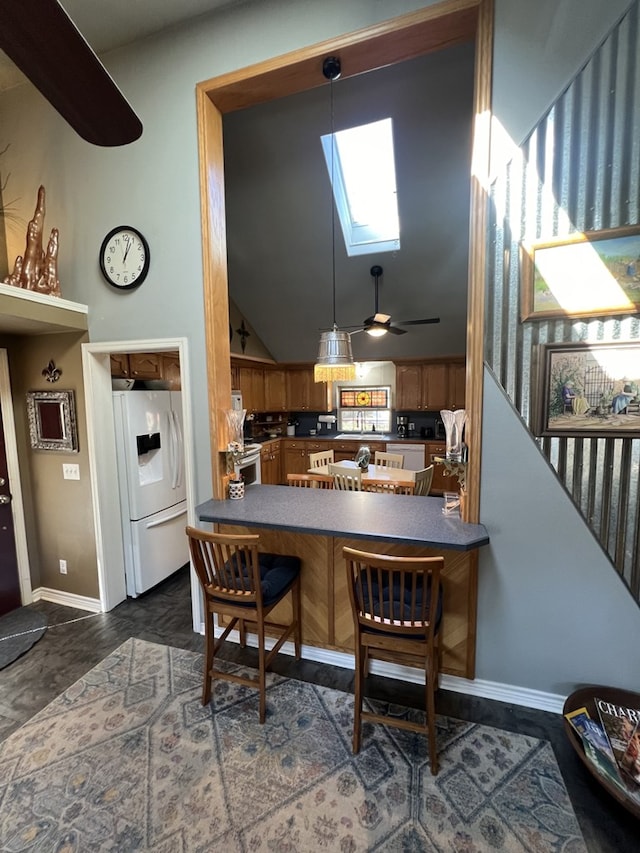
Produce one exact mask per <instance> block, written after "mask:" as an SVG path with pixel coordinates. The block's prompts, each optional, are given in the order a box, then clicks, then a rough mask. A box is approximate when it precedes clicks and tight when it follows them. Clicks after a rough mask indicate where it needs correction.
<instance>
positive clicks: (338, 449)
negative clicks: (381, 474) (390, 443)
mask: <svg viewBox="0 0 640 853" xmlns="http://www.w3.org/2000/svg"><path fill="white" fill-rule="evenodd" d="M363 445H366V446H367V447H368V448H369V450H370V451H371V462H373V457H374V456H375V453H376V450H384V449H385V448H386V444H385V443H384V442H383V441H367V439H366V438H363V439H354V440H353V441H342V440H338V439H336V440H335V441H332V442H331V444H330V445H329V447H330V448H332V449H333V458H334V461H335V462H344V461H345V460H350V461H353V460H354V459H355V458H356V453H357V452H358V449H359V448H360V447H362V446H363Z"/></svg>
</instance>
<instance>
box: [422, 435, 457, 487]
mask: <svg viewBox="0 0 640 853" xmlns="http://www.w3.org/2000/svg"><path fill="white" fill-rule="evenodd" d="M445 451H446V445H445V443H444V441H443V442H439V443H437V442H434V443H429V444H427V452H426V457H427V465H433V481H432V483H431V491H430V492H429V494H430V495H441V494H442V493H443V492H459V491H460V484H459V483H458V478H457V477H456V476H452V477H447V476H446V475H445V473H444V465H443V464H442V462H436V461H435V458H436V457H442V456H444V454H445Z"/></svg>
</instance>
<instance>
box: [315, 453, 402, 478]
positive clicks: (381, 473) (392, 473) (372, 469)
mask: <svg viewBox="0 0 640 853" xmlns="http://www.w3.org/2000/svg"><path fill="white" fill-rule="evenodd" d="M334 464H335V465H339V466H340V467H341V468H352V469H353V470H357V469H358V468H359V467H360V466H359V465H358V464H357V463H356V462H354V461H353V460H351V459H349V460H345V461H344V462H335V463H334ZM328 473H329V466H328V465H320V466H319V467H317V468H309V474H328ZM415 475H416V472H415V471H409V469H408V468H389V466H387V465H372V464H369V467H368V468H367V469H366V471H363V472H362V479H363V480H387V481H389V482H403V483H408V482H413V481H414V480H415V478H416V476H415Z"/></svg>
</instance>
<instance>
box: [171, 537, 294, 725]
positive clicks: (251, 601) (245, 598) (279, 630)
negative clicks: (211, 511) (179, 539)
mask: <svg viewBox="0 0 640 853" xmlns="http://www.w3.org/2000/svg"><path fill="white" fill-rule="evenodd" d="M186 532H187V537H188V539H189V550H190V552H191V559H192V563H193V567H194V569H195V572H196V574H197V576H198V580H199V582H200V587H201V589H202V595H203V600H204V612H205V623H204V624H205V634H204V636H205V655H204V684H203V688H202V704H203V705H206V704H208V702H209V701H210V699H211V688H212V683H213V680H214V679H216V678H222V679H225V680H226V681H233V682H235V683H237V684H243V685H244V686H245V687H253V688H256V687H257V689H258V691H259V694H260V722H261V723H264V721H265V716H266V671H267V669H268V667H269V664H270V663H271V661H272V659H273V658H274V657H275V655H277V653H278V652H279V651H280V649H281V648H282V645H283V644H284V642H285V641H286V640H287V639H288V638H289V637H291V636H293V642H294V648H295V656H296V660H299V659H300V647H301V642H302V632H301V627H300V612H301V610H300V558H299V557H290V556H285V555H281V554H263V553H260V552H258V541H259V539H260V537H259V536H258V535H241V536H235V535H230V534H224V533H209V532H208V531H205V530H199V529H198V528H195V527H187V529H186ZM288 593H291V598H292V607H293V618H292V620H291V622H290V623H289V624H288V625H283V624H280V623H275V622H268V621H267V616H268V615H269V613H270V612H271V611H272V610H273V608H274V607H275V606H276V605H277V604H279V603H280V602H281V601H282V600H283V599H284V598H285V596H286V595H287V594H288ZM214 615H217V616H224V617H227V618H228V619H229V620H230V621H229V623H228V625H227V627H226V628H225V629H224V631H223V633H222V635H221V636H220V637H219V638H218V639H216V637H215V634H214V628H215V625H214ZM247 624H248V625H249V626H250V627H253V626H254V625H255V629H256V632H257V635H258V677H257V679H256V678H252V677H248V676H244V675H237V674H236V673H232V672H225V671H224V670H222V669H216V666H215V658H216V654H217V653H218V651H219V650H220V647H221V646H222V644H223V643H224V641H225V640H226V639H227V637H228V636H229V634H230V632H231V631H232V630H233V628H234V627H235V626H236V625H238V630H239V634H240V645H241V646H242V647H244V646H245V645H246V629H247ZM267 631H268V632H269V633H270V634H272V633H275V634H276V636H277V638H278V639H277V642H276V643H275V645H274V646H273V648H272V649H271V650H270V651H269V653H268V654H267V651H266V648H265V634H266V632H267Z"/></svg>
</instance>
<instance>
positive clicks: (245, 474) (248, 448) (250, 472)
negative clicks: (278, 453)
mask: <svg viewBox="0 0 640 853" xmlns="http://www.w3.org/2000/svg"><path fill="white" fill-rule="evenodd" d="M261 449H262V445H261V444H245V447H244V451H245V452H244V454H243V455H242V456H240V457H239V458H238V459H237V460H236V461H235V463H234V466H233V469H234V471H235V473H236V474H240V475H241V476H242V479H243V481H244V484H245V486H251V485H253V484H254V483H261V482H262V477H261V472H260V450H261Z"/></svg>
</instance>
